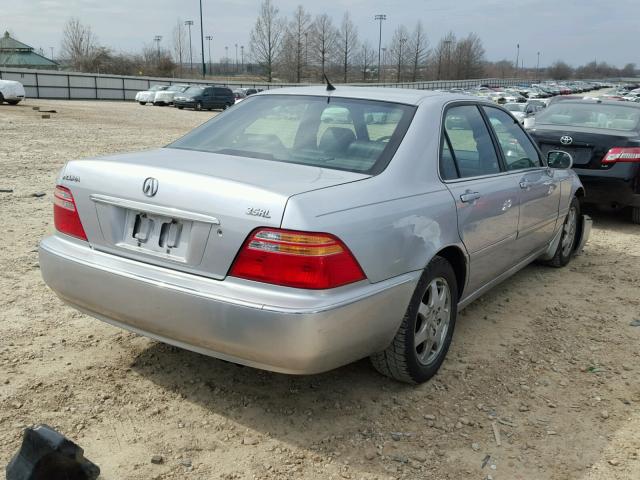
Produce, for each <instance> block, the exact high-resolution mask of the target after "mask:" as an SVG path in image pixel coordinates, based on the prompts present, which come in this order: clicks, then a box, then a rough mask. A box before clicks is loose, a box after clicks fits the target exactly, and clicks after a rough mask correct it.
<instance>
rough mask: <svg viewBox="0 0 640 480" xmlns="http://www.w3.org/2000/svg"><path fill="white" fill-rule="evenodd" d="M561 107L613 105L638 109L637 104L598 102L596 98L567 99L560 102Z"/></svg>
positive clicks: (613, 101)
mask: <svg viewBox="0 0 640 480" xmlns="http://www.w3.org/2000/svg"><path fill="white" fill-rule="evenodd" d="M561 103H562V105H566V104H571V103H574V104H577V105H613V106H619V107H631V108H640V105H639V104H636V103H635V102H621V101H618V100H600V99H598V98H577V99H575V100H574V99H571V100H569V99H567V100H564V101H563V102H561Z"/></svg>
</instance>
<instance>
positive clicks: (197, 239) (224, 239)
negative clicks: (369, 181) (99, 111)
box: [62, 148, 369, 279]
mask: <svg viewBox="0 0 640 480" xmlns="http://www.w3.org/2000/svg"><path fill="white" fill-rule="evenodd" d="M368 177H369V176H368V175H364V174H358V173H352V172H343V171H337V170H328V169H323V168H318V167H311V166H304V165H296V164H290V163H282V162H278V163H276V162H273V161H268V160H260V159H255V158H244V157H235V156H229V155H221V154H213V153H205V152H197V151H188V150H178V149H171V148H163V149H159V150H153V151H149V152H142V153H135V154H123V155H115V156H111V157H104V158H97V159H89V160H79V161H72V162H69V163H68V164H67V167H66V168H65V171H64V174H63V180H62V184H63V185H65V186H67V187H68V188H69V189H71V191H72V193H73V195H74V198H75V201H76V204H77V208H78V212H79V214H80V219H81V221H82V225H83V227H84V229H85V232H86V234H87V237H88V240H89V242H90V244H91V246H92V247H93V248H95V249H96V250H101V251H105V252H108V253H112V254H116V255H119V256H122V257H127V258H131V259H132V260H138V261H143V262H147V263H151V264H155V265H158V266H163V267H169V268H173V269H176V270H181V271H186V272H190V273H194V274H199V275H204V276H208V277H211V278H216V279H222V278H224V277H225V275H226V274H227V272H228V270H229V267H230V266H231V263H232V262H233V259H234V258H235V256H236V254H237V253H238V250H239V249H240V247H241V245H242V243H243V242H244V240H245V238H246V237H247V235H248V234H249V233H250V232H251V231H252V230H254V229H255V228H257V227H279V226H280V223H281V221H282V216H283V214H284V209H285V207H286V204H287V200H288V198H289V197H290V196H292V195H296V194H299V193H304V192H308V191H311V190H317V189H322V188H327V187H331V186H334V185H339V184H343V183H348V182H353V181H358V180H362V179H365V178H368Z"/></svg>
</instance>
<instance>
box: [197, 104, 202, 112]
mask: <svg viewBox="0 0 640 480" xmlns="http://www.w3.org/2000/svg"><path fill="white" fill-rule="evenodd" d="M196 110H198V111H200V110H202V102H198V103H196Z"/></svg>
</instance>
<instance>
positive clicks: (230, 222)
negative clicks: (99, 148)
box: [40, 87, 590, 382]
mask: <svg viewBox="0 0 640 480" xmlns="http://www.w3.org/2000/svg"><path fill="white" fill-rule="evenodd" d="M549 158H550V161H551V162H550V164H549V165H548V164H547V161H546V159H544V158H543V157H542V155H541V153H540V152H539V150H538V149H537V148H536V147H535V145H534V143H533V142H532V141H531V139H530V138H529V137H528V136H527V134H526V133H525V132H524V130H522V128H521V126H520V125H519V124H518V123H517V121H516V120H514V118H513V117H511V116H510V115H509V114H508V113H507V112H506V111H504V110H502V109H501V108H499V107H497V106H495V105H493V104H492V103H490V102H488V101H484V100H475V99H472V98H470V97H468V96H457V95H448V94H441V93H433V92H424V91H412V90H395V89H393V90H391V89H365V88H348V87H345V88H341V89H339V90H337V91H328V90H325V89H324V88H305V89H290V90H280V91H278V92H265V93H261V94H258V95H252V96H251V97H248V98H247V99H246V100H244V101H243V102H242V103H240V104H239V105H237V106H236V107H234V108H232V109H230V110H228V111H226V112H224V113H222V114H220V115H218V116H216V117H214V118H213V119H212V120H210V121H209V122H207V123H205V124H203V125H202V126H200V127H198V128H196V129H195V130H193V131H192V132H190V133H188V134H187V135H186V136H185V137H183V138H181V139H179V140H177V141H176V142H174V143H172V144H171V145H169V146H168V147H166V148H161V149H158V150H152V151H149V152H142V153H132V154H122V155H114V156H110V157H101V158H94V159H87V160H76V161H70V162H68V163H67V164H66V165H65V167H64V168H63V169H62V171H61V172H60V175H59V177H58V179H57V187H56V190H55V196H54V219H55V226H56V229H57V232H56V233H55V235H52V236H50V237H48V238H45V239H44V240H43V241H42V243H41V245H40V265H41V270H42V275H43V277H44V279H45V281H46V283H47V284H48V285H49V286H50V287H51V288H52V289H53V290H54V291H55V292H56V293H57V294H58V295H59V296H60V297H61V298H62V299H63V300H64V301H66V302H68V303H69V304H71V305H73V306H74V307H76V308H78V309H79V310H82V311H84V312H87V313H89V314H90V315H93V316H95V317H97V318H99V319H102V320H104V321H106V322H109V323H111V324H114V325H117V326H119V327H122V328H126V329H129V330H131V331H134V332H138V333H140V334H143V335H147V336H149V337H151V338H155V339H157V340H160V341H163V342H167V343H170V344H173V345H177V346H180V347H183V348H187V349H190V350H194V351H196V352H200V353H203V354H207V355H211V356H214V357H218V358H222V359H226V360H230V361H233V362H238V363H242V364H246V365H251V366H255V367H259V368H264V369H269V370H274V371H278V372H285V373H296V374H303V373H304V374H306V373H316V372H322V371H326V370H329V369H332V368H335V367H338V366H340V365H344V364H346V363H349V362H351V361H354V360H357V359H360V358H363V357H366V356H371V357H372V361H373V364H374V366H375V367H376V368H377V369H378V370H379V371H381V372H382V373H384V374H386V375H389V376H391V377H393V378H396V379H398V380H402V381H407V382H422V381H425V380H427V379H428V378H430V377H431V376H433V375H434V374H435V372H436V371H437V370H438V368H439V366H440V364H441V363H442V361H443V360H444V357H445V355H446V353H447V349H448V347H449V344H450V342H451V338H452V335H453V330H454V326H455V320H456V314H457V311H458V308H462V307H464V306H465V305H466V304H468V303H469V302H471V301H473V300H474V299H475V298H477V297H478V296H479V295H481V294H482V293H483V292H485V291H486V290H487V289H489V288H491V287H492V286H493V285H495V284H496V283H498V282H500V281H501V280H504V279H505V278H508V277H509V276H510V275H511V274H513V273H514V272H516V271H517V270H519V269H520V268H522V267H524V266H526V265H527V264H528V263H530V262H531V261H533V260H535V259H542V260H545V261H547V262H549V263H550V264H552V265H554V266H563V265H566V264H567V263H568V262H569V260H570V258H571V256H572V255H573V253H574V252H576V251H578V250H579V249H580V248H582V245H584V242H585V241H586V238H587V236H588V229H589V225H590V222H589V221H588V219H587V218H585V217H583V216H581V215H580V211H579V203H578V198H579V197H580V196H582V195H584V190H583V189H582V186H581V185H580V182H579V181H578V179H577V177H576V176H575V174H573V172H571V170H570V169H568V167H570V166H571V165H570V164H571V159H570V157H569V156H568V155H566V154H562V153H558V152H551V154H550V157H549Z"/></svg>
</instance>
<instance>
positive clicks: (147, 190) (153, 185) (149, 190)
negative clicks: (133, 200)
mask: <svg viewBox="0 0 640 480" xmlns="http://www.w3.org/2000/svg"><path fill="white" fill-rule="evenodd" d="M142 193H144V194H145V195H146V196H147V197H153V196H154V195H155V194H156V193H158V180H157V179H155V178H153V177H147V178H145V179H144V183H143V184H142Z"/></svg>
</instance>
